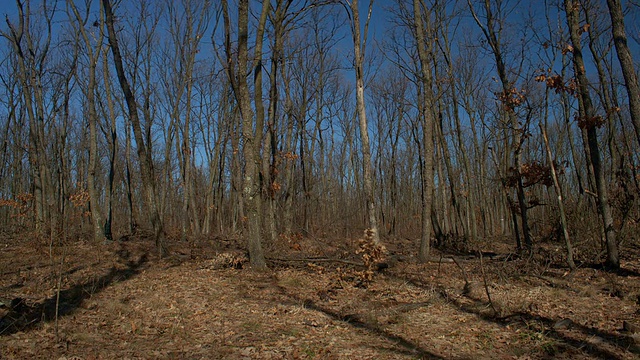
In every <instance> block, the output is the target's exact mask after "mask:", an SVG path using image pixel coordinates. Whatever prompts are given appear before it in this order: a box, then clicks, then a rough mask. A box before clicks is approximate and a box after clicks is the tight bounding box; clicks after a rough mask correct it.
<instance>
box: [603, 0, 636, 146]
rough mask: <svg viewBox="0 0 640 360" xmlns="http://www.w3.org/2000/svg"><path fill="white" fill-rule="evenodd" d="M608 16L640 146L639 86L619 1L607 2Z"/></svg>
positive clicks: (611, 0)
mask: <svg viewBox="0 0 640 360" xmlns="http://www.w3.org/2000/svg"><path fill="white" fill-rule="evenodd" d="M607 6H608V7H609V15H610V16H611V31H612V33H613V43H614V44H615V46H616V52H617V54H618V60H619V61H620V67H621V68H622V76H624V81H625V85H626V86H625V88H626V89H627V94H628V95H629V112H630V113H631V122H632V123H633V128H634V129H635V131H636V138H637V140H638V144H639V145H640V85H639V84H638V73H637V72H636V67H635V65H634V63H633V57H632V56H631V51H630V50H629V45H628V44H627V32H626V30H625V26H624V14H623V12H622V3H621V1H620V0H607Z"/></svg>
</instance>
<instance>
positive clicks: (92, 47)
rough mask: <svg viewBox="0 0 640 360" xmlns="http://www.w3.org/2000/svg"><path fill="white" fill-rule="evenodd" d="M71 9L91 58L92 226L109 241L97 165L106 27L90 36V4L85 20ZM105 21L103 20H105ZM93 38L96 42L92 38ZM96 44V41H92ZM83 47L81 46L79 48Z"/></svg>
mask: <svg viewBox="0 0 640 360" xmlns="http://www.w3.org/2000/svg"><path fill="white" fill-rule="evenodd" d="M67 5H68V6H69V7H70V8H71V12H72V14H69V16H70V17H71V19H72V21H71V24H72V26H73V28H74V32H75V33H76V34H79V35H80V37H81V38H82V42H83V45H84V50H85V51H86V53H87V57H88V59H87V60H88V65H89V69H88V82H87V86H86V87H83V90H84V92H85V97H86V99H87V119H88V121H89V174H88V178H87V182H88V187H89V189H88V191H89V202H90V204H91V222H92V226H93V238H94V240H95V241H97V242H98V241H103V240H105V239H106V236H105V231H104V228H103V223H102V211H101V207H100V205H99V199H100V196H99V194H98V189H97V188H96V164H97V162H98V136H97V123H98V112H97V107H96V90H97V82H96V67H97V65H98V61H99V60H100V57H101V52H102V46H103V45H102V38H103V27H102V24H100V23H98V24H97V28H98V30H97V34H91V35H90V34H89V32H88V30H87V28H86V27H87V25H88V23H89V16H88V12H89V8H90V2H87V3H86V4H85V5H86V12H87V14H85V16H84V17H83V16H82V15H81V14H80V12H79V11H78V8H77V7H76V5H75V3H74V2H73V1H71V0H67ZM101 18H102V17H101ZM91 37H93V39H92V38H91ZM92 40H93V41H92ZM78 46H80V45H78Z"/></svg>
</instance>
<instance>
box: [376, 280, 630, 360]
mask: <svg viewBox="0 0 640 360" xmlns="http://www.w3.org/2000/svg"><path fill="white" fill-rule="evenodd" d="M387 275H388V276H390V277H394V278H396V279H398V280H401V281H406V282H408V283H410V284H412V285H414V286H416V287H420V288H423V289H427V290H435V291H436V293H438V294H439V296H440V297H441V298H442V299H443V300H445V301H446V302H447V303H448V304H450V305H451V306H453V307H455V309H457V310H459V311H463V312H465V313H468V314H472V315H475V316H477V317H478V318H480V319H482V320H484V321H487V322H491V323H494V324H498V325H500V326H504V327H506V326H507V325H509V326H514V325H515V326H519V327H520V328H523V329H529V328H531V324H538V326H537V328H538V330H539V331H540V332H542V333H544V335H545V336H546V337H549V338H552V339H554V340H556V341H558V342H559V343H560V344H562V345H561V346H560V347H561V348H562V347H564V348H566V349H570V350H573V351H578V352H585V353H588V354H589V355H590V356H593V357H595V358H600V359H621V357H620V355H619V354H617V353H614V352H612V351H610V350H609V349H606V348H605V347H604V346H601V345H598V343H590V342H585V341H581V340H578V339H575V338H573V337H571V336H570V335H569V333H568V332H565V330H567V331H568V330H571V331H578V332H580V333H582V334H583V335H587V336H590V337H597V338H598V339H601V340H600V342H599V343H600V344H602V345H605V344H609V345H611V346H614V347H616V348H618V349H619V350H621V351H632V349H633V346H634V343H633V340H632V339H630V338H629V337H627V336H624V335H619V334H615V333H612V332H608V331H605V330H601V329H598V328H594V327H588V326H584V325H581V324H578V323H576V322H574V321H572V320H570V319H552V318H549V317H544V316H540V315H537V314H531V313H527V312H521V311H520V312H514V313H511V314H509V315H507V316H498V315H495V314H491V312H486V311H483V310H482V309H488V308H490V307H491V304H490V303H489V302H487V301H484V300H480V299H475V298H472V297H469V296H466V297H465V298H466V299H467V300H470V301H471V304H468V303H466V302H462V301H460V299H459V298H456V297H453V296H451V295H450V294H449V293H448V292H447V291H446V289H445V288H444V287H442V286H436V285H434V284H431V283H425V282H423V281H421V280H417V279H415V278H410V277H404V276H399V275H395V274H394V275H391V274H387ZM563 320H565V322H564V323H563V324H562V326H560V327H558V326H557V324H558V323H559V321H563Z"/></svg>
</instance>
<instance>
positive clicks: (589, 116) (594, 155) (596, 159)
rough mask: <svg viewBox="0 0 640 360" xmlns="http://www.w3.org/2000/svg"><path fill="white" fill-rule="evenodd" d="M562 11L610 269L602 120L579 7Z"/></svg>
mask: <svg viewBox="0 0 640 360" xmlns="http://www.w3.org/2000/svg"><path fill="white" fill-rule="evenodd" d="M564 6H565V11H566V13H567V23H568V26H569V34H570V36H571V43H572V44H573V51H572V52H573V65H574V71H575V74H576V79H577V82H578V92H579V95H580V98H581V100H582V104H583V113H581V116H580V118H579V125H580V127H581V128H583V129H585V130H586V133H587V145H588V150H589V157H590V159H591V164H592V166H593V174H594V177H595V182H596V191H597V196H598V211H599V212H600V216H601V219H602V222H603V227H602V229H603V231H604V235H605V241H606V246H607V261H606V263H607V266H610V267H612V268H619V267H620V259H619V255H618V244H617V242H616V233H615V229H614V227H613V215H612V213H611V207H610V205H609V195H608V190H607V184H606V180H605V177H604V170H603V167H602V160H601V155H600V147H599V145H598V133H597V129H598V127H599V126H601V123H600V122H601V120H602V118H601V117H599V116H598V115H597V114H596V112H595V109H594V108H593V104H592V102H591V96H590V95H589V80H588V79H587V75H586V72H585V65H584V60H583V58H582V43H581V41H580V4H579V3H577V2H575V1H574V0H564Z"/></svg>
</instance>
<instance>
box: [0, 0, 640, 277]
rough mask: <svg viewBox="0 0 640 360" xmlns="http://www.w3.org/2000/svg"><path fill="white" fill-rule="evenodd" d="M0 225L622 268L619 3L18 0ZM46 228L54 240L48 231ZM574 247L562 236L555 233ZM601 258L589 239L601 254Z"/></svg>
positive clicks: (8, 77) (625, 36) (636, 9)
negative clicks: (347, 240)
mask: <svg viewBox="0 0 640 360" xmlns="http://www.w3.org/2000/svg"><path fill="white" fill-rule="evenodd" d="M5 12H6V17H5V22H4V24H3V25H2V27H0V31H1V32H0V35H1V36H2V41H3V44H4V46H3V47H2V50H1V52H0V81H2V85H1V86H0V92H1V94H0V126H1V129H0V201H1V203H0V205H1V206H0V224H1V225H0V226H1V227H2V229H3V230H2V231H3V232H7V233H14V232H20V231H32V232H34V233H35V234H37V235H38V236H39V237H41V238H43V239H49V240H50V241H54V240H55V239H59V238H60V237H62V236H64V237H68V238H81V237H89V238H91V239H94V240H95V241H109V240H114V239H117V238H119V237H121V236H125V235H129V234H133V233H136V232H141V231H143V232H144V231H147V233H148V234H149V235H150V236H152V237H153V238H154V239H155V240H156V244H157V248H158V251H159V253H160V254H161V255H164V254H165V252H166V244H167V241H184V240H189V239H196V238H213V237H214V236H215V235H229V234H242V236H243V237H245V238H246V239H247V244H248V250H249V253H250V257H251V261H252V264H253V265H254V266H256V267H264V266H265V261H264V252H265V249H267V251H268V249H269V248H270V247H272V245H274V244H277V243H278V242H286V241H288V239H291V238H292V237H293V236H295V235H296V234H301V235H303V236H321V237H353V236H359V234H361V232H362V230H363V229H370V231H371V234H372V236H373V239H374V240H375V241H379V239H382V240H381V241H384V239H386V238H389V237H408V238H412V239H416V253H417V254H419V257H420V258H421V259H423V260H425V259H427V258H428V257H429V251H430V246H432V244H433V243H435V244H436V245H437V246H442V247H448V248H455V249H458V250H477V249H478V248H479V246H480V244H483V243H485V242H486V241H491V240H492V239H499V238H510V239H512V242H513V247H514V249H515V250H517V251H520V252H525V253H526V252H529V253H530V252H533V251H535V249H536V248H537V247H538V246H539V244H540V243H542V242H545V243H549V242H550V243H552V244H555V245H556V246H557V247H558V248H562V249H563V251H562V253H563V254H564V255H563V258H564V259H565V260H566V262H567V264H568V265H569V266H570V267H574V266H575V259H578V260H581V261H594V260H595V261H600V260H603V261H605V262H606V264H607V265H609V266H611V267H614V268H615V267H619V266H620V253H623V252H624V248H625V246H637V245H638V238H637V233H638V228H639V226H638V222H639V221H640V209H639V200H638V196H639V195H640V184H639V181H640V174H639V171H640V165H639V161H640V125H639V124H640V110H639V109H640V104H639V102H640V90H639V85H638V61H637V59H638V57H639V56H640V53H639V51H638V49H639V48H640V43H639V42H640V35H639V33H638V31H639V30H640V28H639V27H638V24H640V21H638V15H639V14H640V4H638V2H637V1H632V0H629V1H621V0H606V1H605V0H580V1H579V0H562V1H560V0H545V1H531V2H528V1H517V0H510V1H506V0H502V1H501V0H412V1H408V0H392V1H387V2H378V1H375V2H374V1H369V2H364V3H363V4H359V3H358V1H356V0H350V1H348V0H325V1H315V0H272V1H254V0H237V1H236V0H234V1H229V0H223V1H222V2H218V1H200V0H197V1H196V0H180V1H170V0H167V1H160V2H157V1H150V0H136V1H132V2H120V1H109V0H93V1H92V0H84V1H72V0H67V1H44V0H41V1H28V0H26V1H19V0H18V1H16V2H15V4H13V5H12V8H11V9H5ZM55 241H57V240H55ZM574 252H575V253H574ZM602 256H604V257H602Z"/></svg>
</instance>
